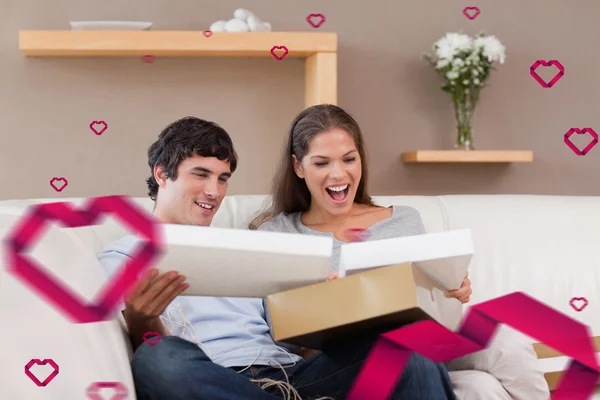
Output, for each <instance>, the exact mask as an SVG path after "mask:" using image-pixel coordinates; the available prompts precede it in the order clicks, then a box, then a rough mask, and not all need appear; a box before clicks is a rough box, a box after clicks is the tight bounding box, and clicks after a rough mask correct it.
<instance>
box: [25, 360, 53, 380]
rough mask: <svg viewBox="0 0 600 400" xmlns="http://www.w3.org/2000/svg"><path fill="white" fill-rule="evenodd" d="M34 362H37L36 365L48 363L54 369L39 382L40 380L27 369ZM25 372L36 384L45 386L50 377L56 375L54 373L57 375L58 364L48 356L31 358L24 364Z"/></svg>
mask: <svg viewBox="0 0 600 400" xmlns="http://www.w3.org/2000/svg"><path fill="white" fill-rule="evenodd" d="M34 364H37V365H46V364H50V366H51V367H52V368H53V369H54V371H52V373H51V374H50V375H48V377H47V378H46V379H44V381H43V382H40V380H39V379H38V378H37V377H36V376H35V375H34V374H33V373H32V372H31V371H30V370H29V369H30V368H31V367H33V365H34ZM25 374H26V375H27V376H28V377H29V379H31V380H32V381H33V382H34V383H35V384H36V385H38V386H46V385H47V384H49V383H50V382H51V381H52V379H54V377H56V375H58V364H56V363H55V362H54V360H52V359H50V358H46V359H44V360H40V359H39V358H33V359H31V360H30V361H29V362H28V363H27V365H25Z"/></svg>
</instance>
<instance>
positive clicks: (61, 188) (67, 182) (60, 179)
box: [50, 176, 69, 192]
mask: <svg viewBox="0 0 600 400" xmlns="http://www.w3.org/2000/svg"><path fill="white" fill-rule="evenodd" d="M56 181H59V182H64V183H65V184H64V185H62V186H61V187H60V189H59V188H57V187H56V186H55V185H54V182H56ZM68 184H69V181H68V180H67V178H65V177H64V176H61V177H57V176H55V177H53V178H52V179H50V186H52V188H53V189H54V190H56V191H57V192H62V191H63V190H64V189H65V188H66V187H67V185H68Z"/></svg>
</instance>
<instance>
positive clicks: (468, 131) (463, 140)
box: [452, 89, 476, 150]
mask: <svg viewBox="0 0 600 400" xmlns="http://www.w3.org/2000/svg"><path fill="white" fill-rule="evenodd" d="M473 94H474V93H472V92H471V91H469V90H468V89H465V90H462V91H459V92H457V93H455V94H454V95H453V96H452V98H453V101H454V110H455V113H456V129H457V137H456V144H455V145H454V148H455V149H457V150H475V147H474V146H473V127H472V125H471V120H472V118H473V111H474V110H475V102H476V99H475V98H474V96H473Z"/></svg>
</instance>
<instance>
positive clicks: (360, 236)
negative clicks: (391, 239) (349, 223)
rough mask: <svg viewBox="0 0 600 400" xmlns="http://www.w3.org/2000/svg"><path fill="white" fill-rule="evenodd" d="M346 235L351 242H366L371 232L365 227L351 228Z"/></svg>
mask: <svg viewBox="0 0 600 400" xmlns="http://www.w3.org/2000/svg"><path fill="white" fill-rule="evenodd" d="M345 233H346V237H347V238H349V239H350V242H351V243H354V242H364V241H365V240H367V238H368V237H369V236H370V234H369V232H367V230H366V229H363V228H350V229H346V232H345Z"/></svg>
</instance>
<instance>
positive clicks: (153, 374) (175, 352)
mask: <svg viewBox="0 0 600 400" xmlns="http://www.w3.org/2000/svg"><path fill="white" fill-rule="evenodd" d="M190 357H193V358H194V359H196V360H198V361H202V359H203V358H205V359H206V361H210V359H209V358H208V356H206V354H205V353H204V352H203V351H202V350H201V349H200V348H199V347H198V346H196V345H195V344H194V343H192V342H188V341H187V340H184V339H181V338H179V337H177V336H167V337H163V338H161V339H160V341H159V342H158V343H157V344H156V345H154V346H150V345H148V344H147V343H143V344H142V345H140V347H138V348H137V350H136V351H135V353H134V355H133V361H132V362H131V369H132V372H133V376H134V378H135V379H136V381H139V380H145V381H148V380H153V381H156V380H159V379H160V380H162V381H171V380H172V379H176V378H180V377H181V372H182V369H185V368H186V363H185V361H186V359H188V358H190Z"/></svg>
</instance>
